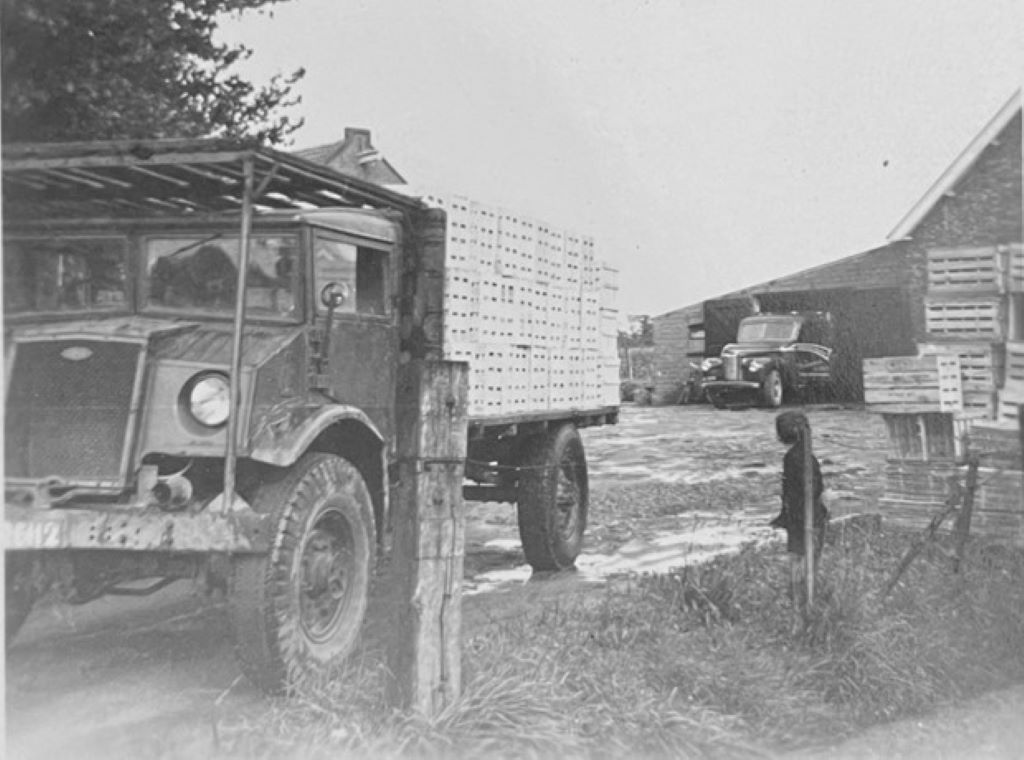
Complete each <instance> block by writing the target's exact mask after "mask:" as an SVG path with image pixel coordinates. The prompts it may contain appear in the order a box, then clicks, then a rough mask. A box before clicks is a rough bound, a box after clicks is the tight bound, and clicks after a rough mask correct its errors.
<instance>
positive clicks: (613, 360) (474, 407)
mask: <svg viewBox="0 0 1024 760" xmlns="http://www.w3.org/2000/svg"><path fill="white" fill-rule="evenodd" d="M423 200H424V201H425V202H427V203H428V204H430V205H433V206H435V207H438V208H441V209H443V210H444V211H445V213H446V216H447V225H446V229H445V264H444V271H445V283H444V285H445V287H444V317H443V355H444V358H445V359H448V360H452V361H465V362H468V364H469V367H470V376H469V385H470V388H469V404H470V408H469V414H470V418H471V423H470V424H471V427H472V426H477V427H480V426H487V427H491V426H497V425H509V424H518V423H522V422H539V421H546V420H554V419H570V418H572V419H577V418H579V419H580V420H584V421H586V420H597V419H603V420H605V421H607V420H608V415H609V414H612V413H617V405H618V403H619V357H618V349H617V337H618V311H617V309H616V297H617V292H618V282H617V275H618V273H617V272H616V271H615V270H614V269H613V268H611V267H610V266H608V265H607V264H606V263H605V262H604V261H602V260H601V259H599V258H598V256H597V250H596V244H595V241H594V239H593V238H591V237H588V236H586V235H578V234H576V233H574V232H571V231H568V230H564V229H561V228H558V227H555V226H553V225H550V224H547V223H545V222H542V221H538V220H535V219H531V218H528V217H525V216H520V215H516V214H513V213H510V212H508V211H504V210H502V209H499V208H496V207H493V206H488V205H486V204H483V203H479V202H476V201H473V200H470V199H468V198H463V197H459V196H442V195H429V196H426V197H424V198H423ZM612 421H613V420H612ZM589 424H603V423H601V422H596V423H595V422H591V423H589Z"/></svg>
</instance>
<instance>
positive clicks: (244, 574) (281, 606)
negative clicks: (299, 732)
mask: <svg viewBox="0 0 1024 760" xmlns="http://www.w3.org/2000/svg"><path fill="white" fill-rule="evenodd" d="M253 507H254V508H255V509H256V511H257V512H261V513H271V514H273V515H274V518H273V524H274V525H275V526H276V532H275V535H274V537H273V540H272V543H271V546H272V548H271V551H270V553H269V554H266V555H259V556H239V557H236V558H235V560H234V562H233V568H232V569H233V578H232V581H233V582H232V588H231V592H230V593H229V595H228V609H229V614H230V617H231V624H232V628H233V630H234V635H235V645H236V651H237V654H238V658H239V661H240V663H241V666H242V669H243V671H244V672H245V673H246V675H247V676H248V677H249V678H250V679H251V680H252V681H253V682H255V683H256V684H257V685H258V686H260V687H261V688H263V689H265V690H267V691H280V690H282V689H284V688H287V687H289V686H292V685H294V684H295V683H296V682H297V681H299V680H301V678H302V677H303V676H305V675H306V674H309V673H314V672H316V671H317V670H319V669H321V668H323V667H324V666H326V665H328V664H329V663H331V662H332V661H335V660H338V659H340V658H342V657H344V656H345V655H347V654H348V653H349V651H350V650H351V649H352V646H353V645H354V644H355V641H356V639H357V637H358V635H359V629H360V627H361V626H362V622H363V615H364V614H365V612H366V602H367V597H368V595H369V582H370V573H371V570H372V568H373V553H374V541H373V508H372V506H371V501H370V494H369V491H368V490H367V488H366V484H365V482H364V481H363V478H362V476H361V475H360V473H359V471H358V470H357V469H356V468H355V467H354V466H353V465H352V464H351V463H349V462H347V461H346V460H344V459H342V458H341V457H337V456H334V455H333V454H325V453H319V452H314V453H309V454H306V455H305V456H303V457H302V458H301V459H300V460H299V461H298V462H297V463H296V464H295V466H294V467H292V468H291V469H290V470H289V471H288V472H287V473H286V474H285V475H284V476H283V477H281V478H280V479H278V480H276V481H274V482H271V483H267V484H265V485H263V486H261V487H260V489H259V491H258V492H257V494H256V495H255V498H254V499H253Z"/></svg>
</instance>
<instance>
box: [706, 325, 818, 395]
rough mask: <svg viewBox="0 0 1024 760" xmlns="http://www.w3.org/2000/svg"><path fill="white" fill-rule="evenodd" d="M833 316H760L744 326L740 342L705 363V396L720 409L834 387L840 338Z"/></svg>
mask: <svg viewBox="0 0 1024 760" xmlns="http://www.w3.org/2000/svg"><path fill="white" fill-rule="evenodd" d="M833 336H834V330H833V326H832V317H831V315H830V314H828V313H827V312H792V313H789V314H755V315H753V316H750V317H746V318H745V319H743V320H741V321H740V324H739V329H738V330H737V333H736V340H735V341H734V342H733V343H729V344H727V345H726V346H725V347H723V348H722V352H721V354H720V355H719V356H715V357H709V358H707V359H705V360H704V361H703V363H702V364H701V373H702V375H703V385H704V392H705V394H706V396H707V398H708V400H709V401H710V402H711V403H712V404H713V405H714V406H715V407H716V408H724V407H726V406H729V405H733V404H748V405H749V404H750V403H751V402H753V403H757V404H759V405H760V406H764V407H768V408H773V409H774V408H778V407H779V406H781V405H782V403H783V401H784V400H787V399H793V398H795V397H797V396H798V395H801V394H807V393H810V392H822V393H827V392H830V391H831V389H832V386H833V378H832V363H833V349H832V348H831V346H832V344H833V342H834V339H833Z"/></svg>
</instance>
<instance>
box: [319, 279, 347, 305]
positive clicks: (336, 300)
mask: <svg viewBox="0 0 1024 760" xmlns="http://www.w3.org/2000/svg"><path fill="white" fill-rule="evenodd" d="M351 294H352V289H351V288H350V287H349V286H348V285H347V284H345V283H341V282H329V283H327V284H326V285H324V286H323V287H322V288H321V289H320V303H322V304H323V305H324V306H326V307H327V309H328V310H329V311H333V310H334V309H337V308H338V307H339V306H341V305H342V304H343V303H345V301H347V300H348V299H349V297H350V296H351Z"/></svg>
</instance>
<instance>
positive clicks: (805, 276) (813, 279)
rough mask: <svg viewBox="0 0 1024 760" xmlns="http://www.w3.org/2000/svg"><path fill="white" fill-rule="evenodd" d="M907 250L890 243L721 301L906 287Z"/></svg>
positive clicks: (728, 296) (899, 245)
mask: <svg viewBox="0 0 1024 760" xmlns="http://www.w3.org/2000/svg"><path fill="white" fill-rule="evenodd" d="M904 248H905V246H904V245H902V244H900V243H891V244H889V245H884V246H881V247H879V248H873V249H871V250H870V251H864V252H863V253H856V254H854V255H852V256H847V257H846V258H842V259H839V260H838V261H830V262H828V263H826V264H820V265H818V266H815V267H811V268H809V269H804V270H801V271H799V272H796V273H794V274H790V275H786V276H784V277H777V278H776V279H774V280H768V281H767V282H762V283H760V284H758V285H751V286H749V287H746V288H742V289H740V290H736V291H733V292H731V293H726V294H725V295H722V296H719V297H718V298H720V299H726V298H743V297H747V296H751V295H758V294H762V293H794V292H800V291H806V290H841V289H852V290H875V289H881V288H893V287H899V286H901V285H903V284H905V282H906V279H907V277H908V272H907V268H906V266H905V262H904ZM713 300H718V299H713Z"/></svg>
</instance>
